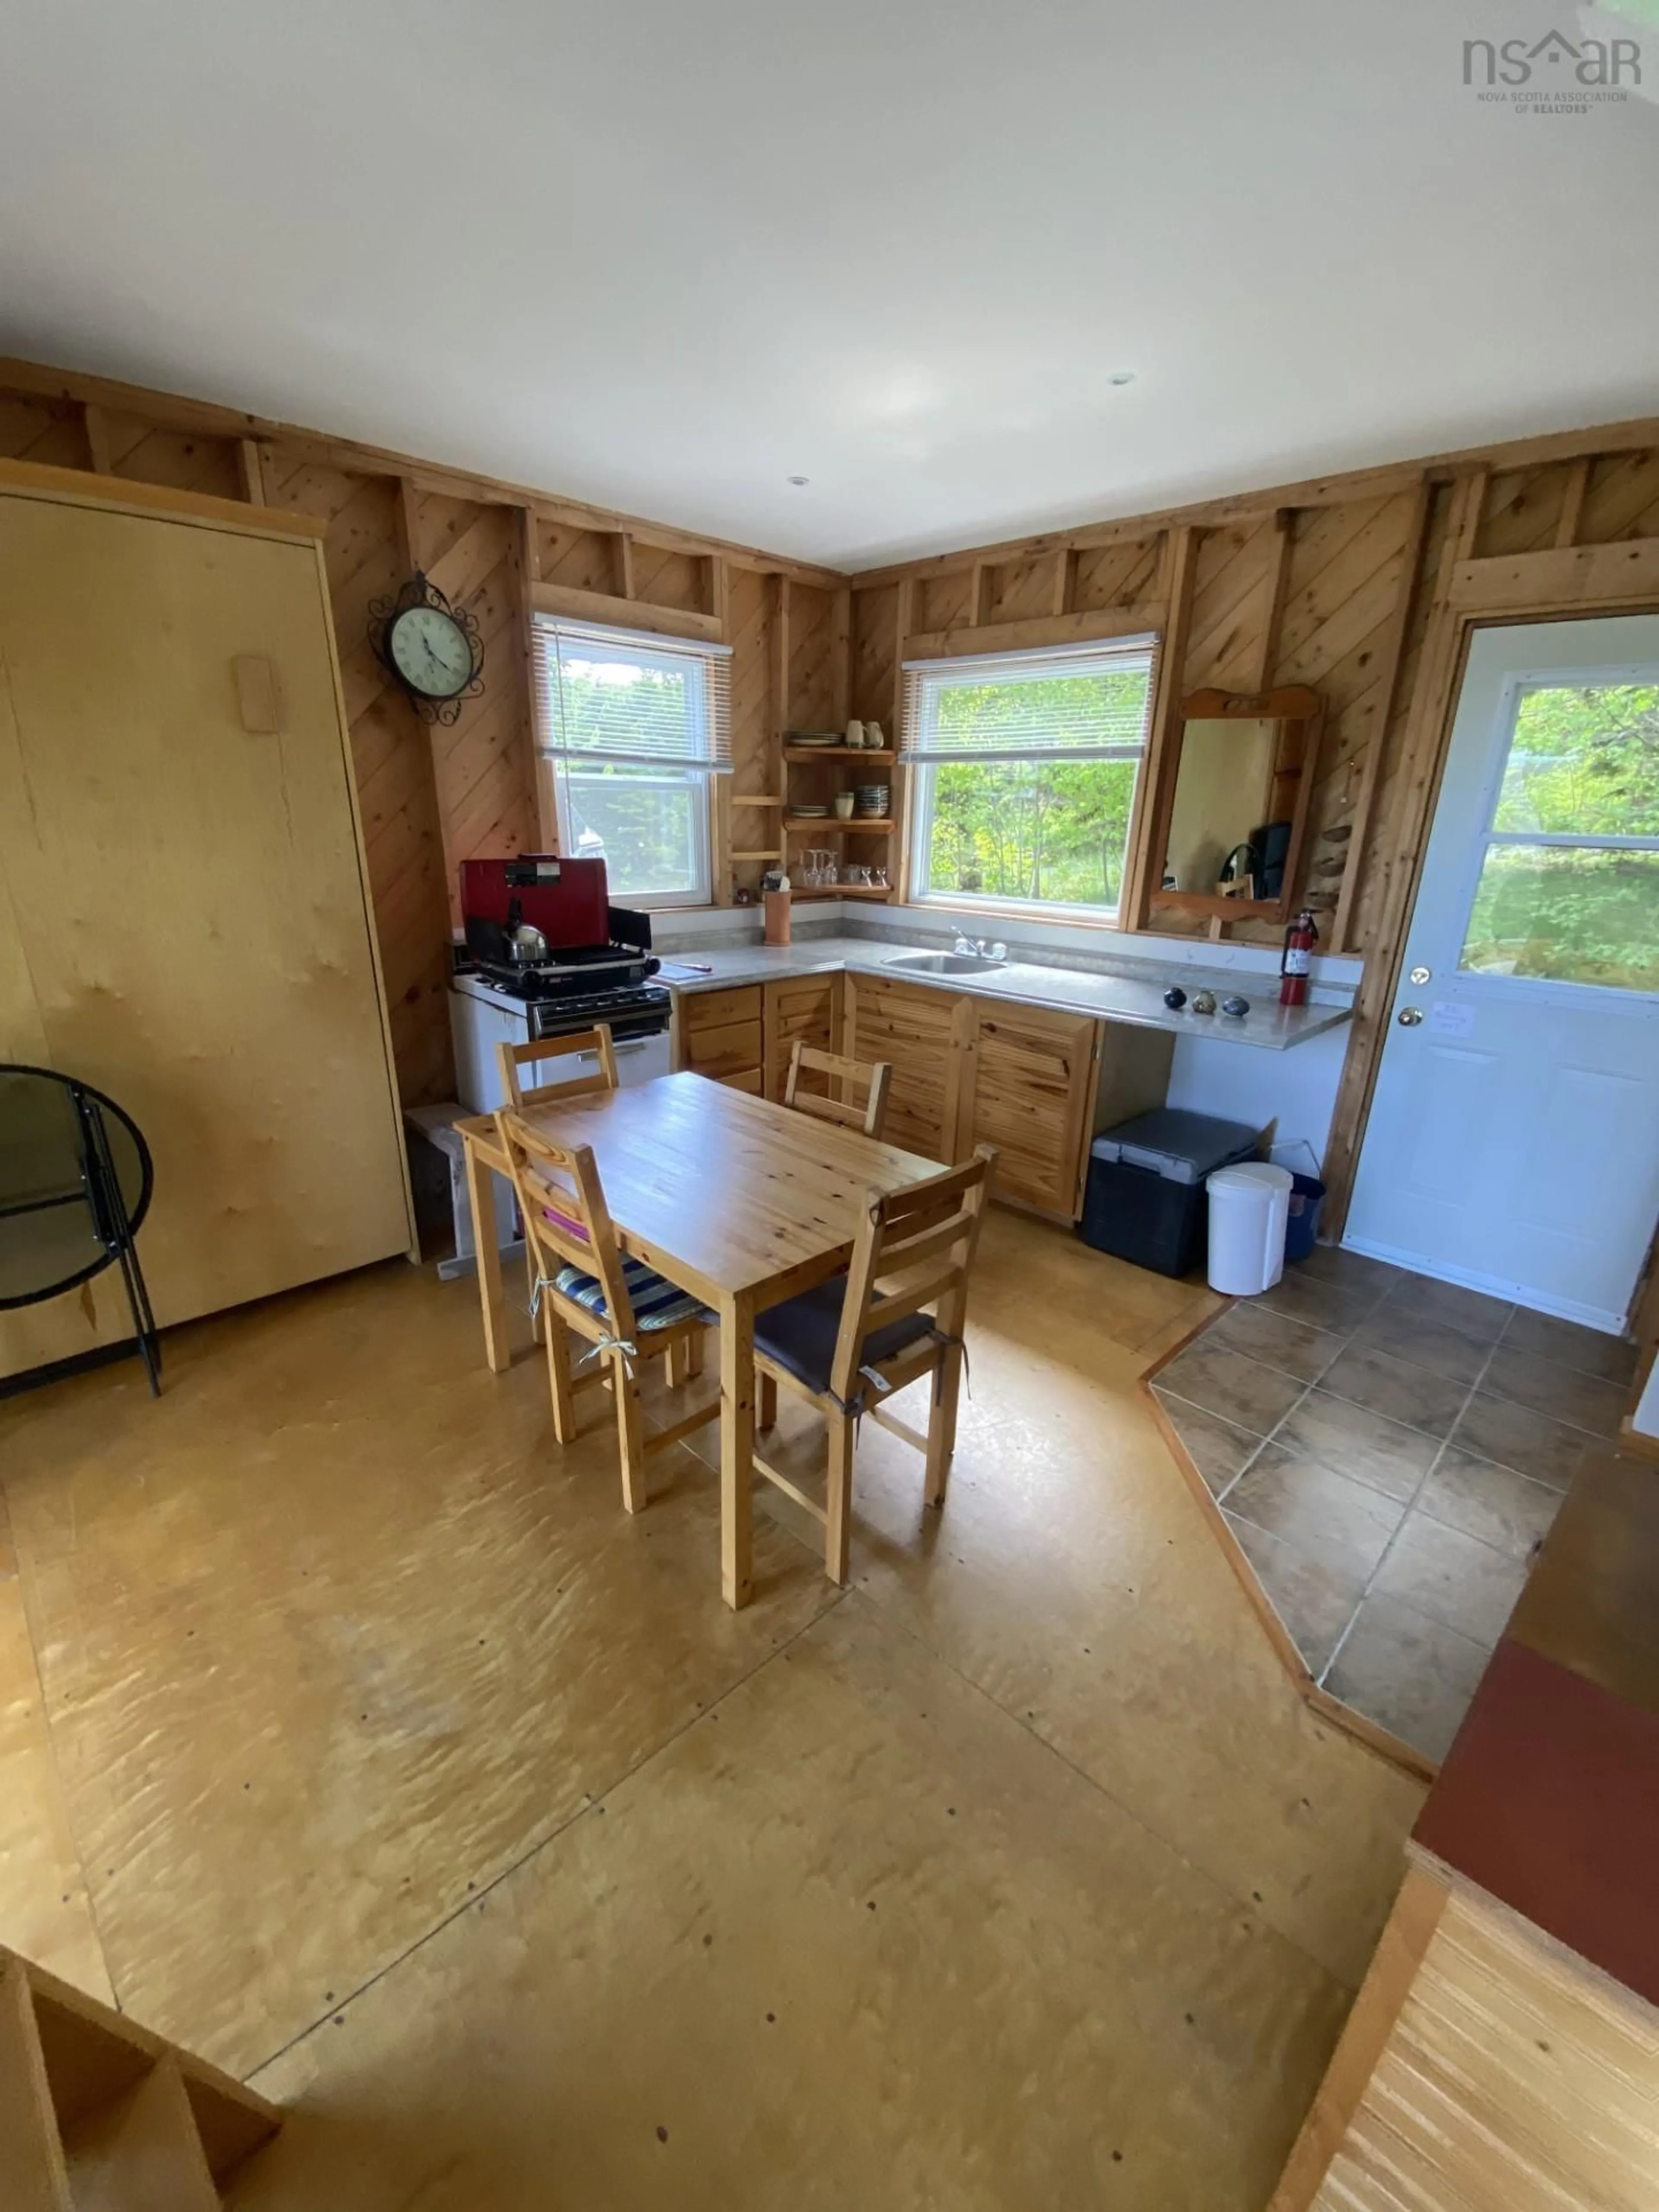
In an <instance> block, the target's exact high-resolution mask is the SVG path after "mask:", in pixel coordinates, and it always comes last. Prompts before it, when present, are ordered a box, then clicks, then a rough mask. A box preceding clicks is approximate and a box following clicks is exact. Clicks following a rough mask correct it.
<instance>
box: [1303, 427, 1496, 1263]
mask: <svg viewBox="0 0 1659 2212" xmlns="http://www.w3.org/2000/svg"><path fill="white" fill-rule="evenodd" d="M1486 484H1487V477H1486V471H1484V470H1478V471H1472V472H1471V473H1470V474H1469V475H1468V476H1467V477H1462V478H1460V479H1459V481H1458V483H1457V484H1456V486H1455V489H1454V491H1453V495H1452V498H1451V501H1450V503H1449V507H1448V509H1447V514H1446V527H1445V532H1444V536H1443V539H1442V542H1441V545H1440V556H1439V568H1438V574H1437V580H1436V586H1435V596H1434V600H1433V604H1432V605H1431V609H1430V614H1429V620H1428V624H1427V628H1426V630H1425V635H1424V641H1423V647H1422V650H1421V653H1420V654H1419V659H1418V665H1417V669H1416V677H1415V684H1414V686H1413V694H1412V699H1411V704H1410V708H1409V710H1408V714H1407V721H1406V725H1405V729H1404V732H1403V735H1402V738H1401V756H1400V760H1399V764H1398V767H1397V769H1396V772H1395V776H1394V779H1393V782H1392V785H1391V787H1390V790H1389V817H1388V819H1387V821H1386V822H1385V823H1381V824H1380V825H1379V829H1380V835H1379V841H1378V846H1377V848H1376V852H1375V854H1374V857H1373V862H1372V865H1373V866H1376V869H1377V871H1378V873H1379V876H1380V878H1381V882H1380V884H1379V886H1378V889H1377V893H1376V897H1377V903H1376V908H1375V910H1374V913H1373V915H1372V923H1373V932H1374V934H1373V937H1372V939H1371V941H1370V957H1368V958H1367V960H1366V963H1365V970H1364V975H1363V976H1362V977H1361V979H1360V985H1359V989H1358V993H1357V994H1356V995H1355V999H1354V1018H1353V1025H1352V1030H1351V1031H1350V1033H1349V1042H1348V1053H1347V1058H1346V1061H1345V1063H1344V1065H1343V1070H1342V1081H1341V1084H1340V1087H1339V1090H1338V1092H1337V1103H1336V1112H1335V1115H1334V1120H1333V1123H1332V1130H1331V1142H1330V1146H1329V1149H1328V1152H1327V1155H1326V1159H1325V1167H1324V1174H1325V1181H1326V1183H1327V1186H1328V1190H1329V1196H1330V1204H1331V1212H1332V1215H1333V1223H1332V1233H1333V1234H1334V1235H1336V1236H1340V1233H1341V1230H1342V1225H1343V1224H1344V1222H1346V1218H1347V1211H1348V1200H1349V1197H1350V1195H1351V1193H1352V1186H1353V1170H1354V1167H1355V1164H1357V1162H1358V1157H1359V1146H1360V1143H1361V1140H1362V1139H1363V1137H1364V1126H1365V1117H1366V1115H1368V1114H1369V1113H1370V1100H1371V1092H1372V1090H1373V1088H1374V1087H1375V1085H1376V1070H1377V1066H1378V1064H1379V1062H1380V1060H1381V1058H1382V1053H1383V1044H1384V1043H1385V1042H1386V1041H1387V1034H1388V1019H1389V1009H1390V1007H1391V1006H1393V1003H1394V993H1395V981H1396V978H1397V976H1398V975H1399V969H1400V959H1401V952H1402V951H1403V949H1404V943H1405V931H1406V925H1407V921H1408V920H1409V918H1410V914H1411V906H1412V901H1413V898H1414V896H1416V890H1417V873H1418V869H1419V865H1420V863H1421V858H1422V852H1423V846H1424V842H1425V837H1426V835H1427V830H1428V824H1429V821H1430V817H1431V814H1432V811H1433V806H1434V794H1435V792H1436V790H1437V787H1438V785H1439V781H1440V769H1441V764H1442V762H1443V759H1444V756H1445V747H1446V741H1447V738H1449V735H1450V730H1451V717H1452V708H1453V705H1454V703H1455V699H1456V696H1457V682H1458V671H1459V670H1460V668H1461V666H1462V658H1463V647H1464V639H1465V635H1466V633H1465V627H1464V625H1463V624H1462V623H1461V622H1460V621H1459V619H1458V617H1457V615H1456V613H1455V611H1454V610H1453V608H1452V606H1451V605H1450V587H1451V581H1452V578H1453V576H1454V575H1455V573H1456V570H1457V568H1458V567H1459V565H1460V563H1462V562H1464V561H1466V560H1467V559H1468V550H1469V548H1470V547H1471V546H1472V545H1473V544H1474V541H1475V537H1476V534H1477V532H1479V530H1480V518H1481V514H1482V511H1483V509H1484V507H1485V504H1486Z"/></svg>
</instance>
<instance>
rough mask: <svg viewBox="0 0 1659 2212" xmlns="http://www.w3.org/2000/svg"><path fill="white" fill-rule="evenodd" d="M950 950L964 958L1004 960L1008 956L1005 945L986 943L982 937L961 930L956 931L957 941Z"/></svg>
mask: <svg viewBox="0 0 1659 2212" xmlns="http://www.w3.org/2000/svg"><path fill="white" fill-rule="evenodd" d="M951 951H952V952H953V953H956V954H958V955H959V956H960V957H962V958H963V959H966V960H1006V958H1007V957H1008V948H1007V946H1006V945H1003V944H1001V943H998V944H995V945H987V943H986V942H985V939H983V938H982V937H969V936H967V935H965V934H964V933H963V932H962V931H961V930H958V931H957V941H956V943H955V944H954V945H952V946H951Z"/></svg>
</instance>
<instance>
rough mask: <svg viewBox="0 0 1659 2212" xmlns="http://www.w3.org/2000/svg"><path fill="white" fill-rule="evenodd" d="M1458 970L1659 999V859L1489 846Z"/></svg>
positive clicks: (1551, 848) (1547, 847) (1558, 847)
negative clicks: (1540, 979) (1533, 978)
mask: <svg viewBox="0 0 1659 2212" xmlns="http://www.w3.org/2000/svg"><path fill="white" fill-rule="evenodd" d="M1458 965H1459V966H1460V968H1462V969H1467V970H1472V971H1473V972H1474V973H1475V974H1478V975H1534V976H1540V977H1543V978H1546V979H1547V980H1548V981H1552V982H1559V983H1600V984H1604V985H1607V986H1610V987H1614V988H1617V989H1620V990H1625V991H1653V990H1659V853H1640V852H1638V853H1631V852H1623V853H1621V852H1608V851H1606V850H1602V851H1596V850H1595V849H1593V848H1583V847H1573V846H1570V845H1569V846H1563V845H1489V846H1488V847H1487V848H1486V863H1485V865H1484V866H1483V867H1482V868H1481V871H1480V884H1479V886H1478V888H1477V890H1476V891H1475V895H1474V909H1473V911H1472V912H1471V914H1470V915H1469V926H1468V932H1467V933H1466V936H1465V940H1464V945H1463V951H1462V957H1461V958H1460V960H1459V962H1458Z"/></svg>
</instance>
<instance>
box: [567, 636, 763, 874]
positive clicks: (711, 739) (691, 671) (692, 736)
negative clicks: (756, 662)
mask: <svg viewBox="0 0 1659 2212" xmlns="http://www.w3.org/2000/svg"><path fill="white" fill-rule="evenodd" d="M532 630H533V635H532V656H531V657H532V684H531V690H532V717H533V723H534V736H535V746H536V757H537V763H538V768H539V769H542V770H543V771H544V773H545V775H546V777H547V782H548V786H549V787H550V793H551V797H552V802H553V815H554V822H555V825H556V839H557V844H558V849H559V850H560V852H562V853H564V854H568V855H570V856H571V857H572V858H577V857H580V854H579V848H578V833H577V829H576V825H575V821H574V809H573V801H572V793H571V789H570V785H571V781H572V780H573V778H574V777H579V776H580V772H581V769H582V768H583V766H584V765H586V766H589V767H592V768H596V769H602V768H605V767H615V768H620V769H627V770H629V771H630V772H633V773H637V774H638V775H641V776H643V775H652V774H653V773H655V774H656V775H659V776H660V777H661V778H662V779H663V781H664V782H665V784H666V783H669V782H673V783H679V784H683V785H684V787H685V789H686V790H687V792H688V793H689V795H690V800H691V805H692V823H691V842H692V847H693V850H694V854H695V855H696V869H695V881H694V882H693V883H692V884H690V885H689V886H683V885H675V886H672V887H671V888H664V889H653V890H634V889H631V888H629V887H628V886H626V885H624V884H618V883H617V882H615V881H612V882H611V883H610V885H609V889H610V892H611V896H612V898H613V899H615V900H617V902H619V903H623V902H625V903H627V904H628V905H629V906H632V907H635V908H640V909H641V910H643V911H651V912H655V911H660V910H663V909H665V908H699V907H712V906H713V905H714V869H715V864H716V850H715V848H716V846H717V843H718V842H719V823H718V817H717V812H716V809H717V806H718V804H719V801H718V798H717V795H716V788H715V784H714V779H715V778H716V777H717V776H719V775H723V774H725V773H726V771H727V770H729V769H730V767H731V761H730V758H729V757H728V754H727V751H726V738H725V736H724V734H723V732H726V731H728V730H729V720H730V704H729V697H726V695H725V694H722V696H723V697H726V705H725V707H724V708H723V709H722V710H721V712H720V714H718V715H717V714H716V712H715V709H714V703H713V699H712V696H711V694H712V686H713V683H714V674H715V670H716V665H717V664H721V663H723V664H724V665H725V680H726V684H727V685H728V686H729V683H730V657H731V649H730V647H727V646H725V645H723V644H716V643H714V642H713V641H704V640H702V639H700V638H688V637H684V636H682V635H679V634H678V633H675V632H666V631H665V632H663V633H661V634H660V635H653V634H652V633H649V632H647V631H644V630H639V629H629V628H627V627H625V626H624V625H623V624H621V623H597V622H589V621H586V620H584V619H582V618H580V617H574V616H569V617H564V616H558V615H551V614H550V615H537V616H533V617H532ZM571 633H574V634H575V635H576V636H577V637H578V638H590V639H592V640H593V641H596V642H597V643H599V644H600V645H608V646H610V647H611V649H612V650H613V651H614V654H615V658H616V659H617V660H618V661H620V662H629V663H632V664H633V665H635V666H637V667H640V668H641V669H655V670H656V671H658V672H659V673H662V674H665V675H672V676H677V677H679V678H683V679H684V680H685V684H686V694H685V696H686V714H685V725H684V726H685V732H686V738H687V749H686V751H685V753H684V755H678V754H670V755H652V754H650V753H648V752H647V750H644V749H641V750H640V751H638V752H630V751H629V750H626V749H623V750H614V751H611V750H602V749H600V748H599V747H592V748H586V747H577V748H572V747H569V746H567V745H564V744H560V743H558V742H557V741H556V738H555V735H554V732H552V731H551V730H550V727H549V719H550V715H549V710H550V705H551V703H552V702H551V701H550V696H549V690H548V683H547V681H546V680H545V679H544V666H545V665H546V664H547V663H548V662H550V663H551V665H552V666H553V667H554V668H556V666H557V665H558V659H559V653H558V650H557V646H556V644H554V645H553V647H551V649H550V647H549V646H548V645H547V644H545V643H544V642H543V640H544V637H549V636H550V637H551V639H553V640H555V641H556V640H557V639H559V638H560V637H561V636H562V635H566V634H571ZM573 657H574V656H573ZM551 680H552V681H554V682H556V681H557V678H556V676H555V677H553V678H552V679H551Z"/></svg>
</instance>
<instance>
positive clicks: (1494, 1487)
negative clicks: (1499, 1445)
mask: <svg viewBox="0 0 1659 2212" xmlns="http://www.w3.org/2000/svg"><path fill="white" fill-rule="evenodd" d="M1560 1504H1561V1493H1560V1492H1559V1490H1552V1489H1551V1488H1550V1487H1549V1486H1548V1485H1547V1483H1542V1482H1534V1481H1532V1480H1530V1479H1529V1478H1528V1476H1526V1475H1524V1474H1515V1473H1514V1472H1513V1471H1512V1470H1511V1469H1510V1468H1507V1467H1496V1466H1494V1465H1493V1463H1492V1461H1491V1460H1489V1459H1476V1458H1474V1456H1473V1455H1471V1454H1470V1453H1468V1452H1465V1451H1459V1450H1458V1449H1456V1447H1455V1445H1451V1444H1449V1445H1448V1446H1447V1447H1446V1449H1445V1450H1444V1451H1443V1453H1442V1454H1441V1455H1440V1459H1439V1462H1438V1464H1437V1466H1436V1468H1435V1470H1434V1473H1433V1474H1431V1476H1430V1477H1429V1479H1428V1480H1427V1481H1426V1482H1425V1484H1424V1486H1423V1487H1422V1489H1421V1491H1420V1492H1419V1493H1418V1498H1417V1506H1418V1510H1419V1512H1423V1513H1426V1514H1427V1515H1428V1516H1429V1517H1430V1519H1431V1520H1432V1521H1443V1522H1445V1523H1446V1524H1447V1526H1448V1527H1449V1528H1461V1529H1462V1532H1463V1534H1465V1535H1466V1536H1478V1537H1479V1538H1480V1541H1481V1542H1482V1543H1483V1544H1490V1545H1491V1546H1492V1548H1493V1549H1494V1550H1495V1551H1499V1552H1503V1553H1506V1554H1507V1555H1508V1557H1509V1558H1510V1559H1519V1560H1521V1561H1522V1563H1523V1564H1524V1562H1525V1561H1527V1560H1528V1559H1530V1558H1531V1557H1532V1549H1533V1547H1534V1544H1536V1543H1537V1542H1538V1541H1539V1540H1540V1538H1541V1537H1542V1536H1545V1535H1547V1534H1548V1533H1549V1526H1550V1523H1551V1522H1552V1521H1553V1520H1554V1518H1555V1516H1556V1513H1557V1511H1558V1510H1559V1507H1560Z"/></svg>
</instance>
